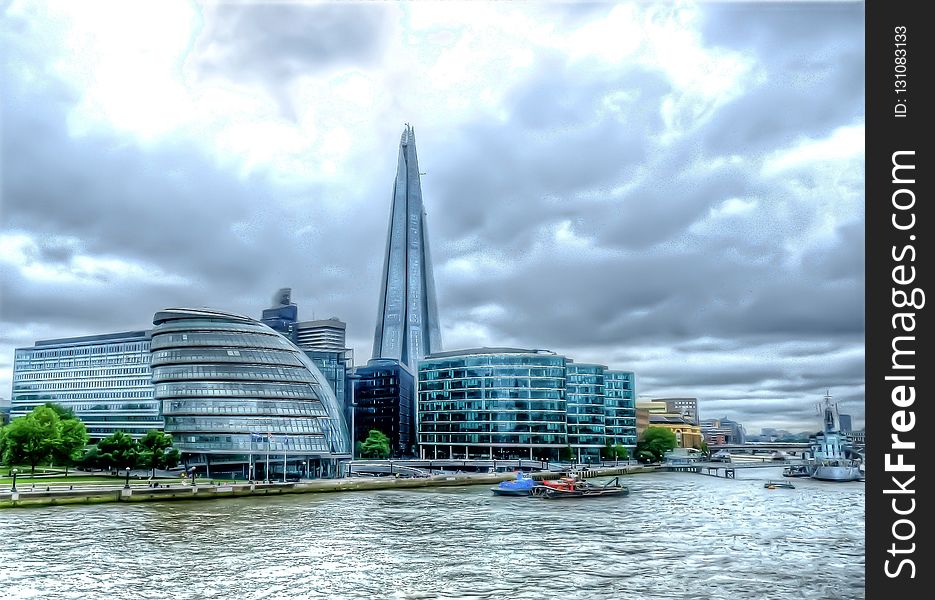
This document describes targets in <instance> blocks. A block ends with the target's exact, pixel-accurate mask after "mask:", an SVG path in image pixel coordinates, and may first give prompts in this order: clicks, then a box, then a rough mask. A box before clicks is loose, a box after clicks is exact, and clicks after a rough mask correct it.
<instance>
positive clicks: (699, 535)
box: [0, 469, 864, 600]
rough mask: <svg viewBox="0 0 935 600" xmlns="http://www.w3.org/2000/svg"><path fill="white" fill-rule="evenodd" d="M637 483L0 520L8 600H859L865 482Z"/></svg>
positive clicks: (657, 477)
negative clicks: (566, 491) (528, 492)
mask: <svg viewBox="0 0 935 600" xmlns="http://www.w3.org/2000/svg"><path fill="white" fill-rule="evenodd" d="M778 475H779V472H778V470H776V471H775V472H773V470H771V469H757V470H752V471H748V472H744V473H743V475H742V476H741V478H739V479H737V480H725V479H716V478H712V477H704V476H699V475H693V474H682V473H671V474H652V475H636V476H631V477H628V478H627V479H626V483H627V484H628V485H629V486H630V489H631V494H630V496H629V497H626V498H606V499H605V498H601V499H595V500H593V501H584V502H561V501H558V502H550V501H545V500H539V499H531V498H530V499H524V498H500V497H494V496H492V495H491V494H490V492H489V490H487V489H486V488H485V487H472V488H445V489H438V490H412V491H383V492H358V493H345V494H329V495H305V496H286V497H279V498H242V499H236V500H226V501H216V502H176V503H165V504H139V505H97V506H82V507H68V508H65V507H49V508H39V509H14V510H4V511H3V512H0V536H2V538H3V540H4V544H3V545H2V547H0V564H2V565H4V569H2V570H0V589H2V590H4V597H9V598H23V599H26V598H43V599H46V598H52V599H57V598H63V599H66V598H67V599H82V600H84V599H93V598H106V599H107V600H116V599H120V598H133V599H148V598H153V599H156V598H158V599H160V600H162V599H164V598H167V597H169V598H186V599H187V598H191V599H196V598H197V599H213V598H218V599H221V598H231V597H237V596H243V597H249V598H261V599H267V598H268V599H274V598H275V599H281V598H394V599H400V600H421V599H424V598H472V599H491V598H535V599H537V600H540V599H541V598H543V597H548V598H551V597H564V598H622V599H627V598H639V599H640V600H656V599H660V600H661V599H665V600H671V599H672V598H679V597H681V596H680V594H683V595H684V596H685V597H688V596H690V597H692V598H693V599H697V600H705V599H710V600H720V599H726V598H730V599H732V600H735V599H736V600H742V599H746V598H749V599H760V598H763V597H767V596H768V597H770V598H771V599H772V600H787V599H788V600H791V599H793V598H794V599H800V598H805V599H834V600H850V599H859V598H863V597H864V592H863V586H864V540H863V538H864V489H863V484H860V483H847V484H829V483H823V482H817V481H811V480H796V481H795V485H796V487H797V489H796V490H765V489H764V488H763V481H765V480H766V479H768V478H777V477H778Z"/></svg>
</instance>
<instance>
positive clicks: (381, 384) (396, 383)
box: [350, 358, 416, 458]
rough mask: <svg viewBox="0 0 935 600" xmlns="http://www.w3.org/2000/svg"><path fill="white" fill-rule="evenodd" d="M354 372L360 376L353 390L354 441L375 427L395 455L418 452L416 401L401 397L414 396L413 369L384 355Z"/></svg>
mask: <svg viewBox="0 0 935 600" xmlns="http://www.w3.org/2000/svg"><path fill="white" fill-rule="evenodd" d="M354 373H355V375H356V376H357V378H358V379H357V380H356V386H357V388H356V393H355V394H354V398H355V400H356V408H355V412H354V419H353V422H354V440H355V442H363V441H364V440H365V439H367V436H368V435H369V433H370V430H371V429H376V430H378V431H381V432H382V433H383V434H384V435H385V436H387V437H388V438H389V439H390V452H391V456H392V457H394V458H396V457H404V456H413V455H415V453H416V450H415V443H416V436H415V415H414V414H413V405H412V403H410V402H401V401H400V399H401V398H413V397H414V396H415V378H414V375H413V373H412V372H410V371H409V369H408V368H407V367H406V365H404V364H402V363H400V362H399V361H396V360H391V359H384V358H376V359H372V360H370V361H368V362H367V366H365V367H358V368H357V369H356V370H355V371H354ZM350 383H351V384H352V385H353V382H350Z"/></svg>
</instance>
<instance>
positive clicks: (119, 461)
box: [97, 431, 140, 471]
mask: <svg viewBox="0 0 935 600" xmlns="http://www.w3.org/2000/svg"><path fill="white" fill-rule="evenodd" d="M97 451H98V452H99V453H100V461H101V464H103V465H106V466H107V468H109V469H115V470H117V471H120V470H123V469H126V468H130V469H132V468H133V467H136V466H137V465H138V464H139V461H140V445H139V443H137V441H136V440H134V439H133V438H132V437H130V436H129V434H126V433H124V432H122V431H115V432H114V433H112V434H111V435H109V436H107V437H106V438H104V439H102V440H101V441H99V442H98V443H97Z"/></svg>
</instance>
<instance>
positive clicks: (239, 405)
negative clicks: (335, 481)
mask: <svg viewBox="0 0 935 600" xmlns="http://www.w3.org/2000/svg"><path fill="white" fill-rule="evenodd" d="M163 413H164V414H165V415H167V416H168V415H186V414H195V415H243V416H247V415H265V416H273V415H283V416H299V417H325V416H327V412H326V411H325V408H324V406H322V404H321V402H290V401H273V400H165V401H164V402H163Z"/></svg>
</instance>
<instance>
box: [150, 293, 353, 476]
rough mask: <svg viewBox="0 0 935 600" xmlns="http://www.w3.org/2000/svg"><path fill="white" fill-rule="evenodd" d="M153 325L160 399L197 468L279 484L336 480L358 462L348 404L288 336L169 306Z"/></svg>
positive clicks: (230, 317)
mask: <svg viewBox="0 0 935 600" xmlns="http://www.w3.org/2000/svg"><path fill="white" fill-rule="evenodd" d="M153 324H154V325H155V326H156V327H155V328H154V329H153V330H152V341H151V344H150V348H151V352H152V355H151V362H150V366H151V368H152V378H153V387H154V393H155V398H156V399H157V400H158V401H160V402H161V403H162V410H163V416H164V417H165V422H166V432H167V433H170V434H171V435H172V438H173V440H174V444H175V447H176V448H178V449H179V450H180V451H181V452H182V453H183V457H184V458H185V460H186V462H187V463H188V464H189V465H192V464H194V465H196V466H199V467H200V466H204V468H205V470H206V471H207V472H208V473H209V474H211V473H213V474H216V475H217V474H222V473H223V474H230V475H233V476H236V475H243V476H244V477H256V478H271V479H278V478H285V477H287V475H293V476H294V475H296V474H298V475H305V476H309V475H312V474H324V475H329V474H332V473H334V472H336V471H337V461H338V460H342V459H349V458H350V436H349V434H348V429H347V425H346V423H345V420H344V416H343V408H342V407H341V406H340V405H339V403H338V401H337V399H336V398H335V395H334V392H333V391H332V390H331V388H330V386H329V385H328V383H327V381H326V380H325V378H324V376H323V375H322V373H321V371H319V369H318V368H317V367H316V366H315V364H314V363H312V361H311V360H310V359H309V358H308V357H307V356H306V355H305V353H303V352H302V351H301V350H300V349H299V348H298V347H296V346H295V345H294V344H293V343H292V342H290V341H289V340H287V339H286V338H284V337H283V336H282V335H280V334H278V333H276V332H275V331H273V330H272V329H270V328H269V327H267V326H266V325H263V324H262V323H259V322H257V321H255V320H253V319H250V318H248V317H243V316H240V315H235V314H230V313H225V312H219V311H214V310H208V309H167V310H164V311H161V312H158V313H156V315H155V317H154V318H153ZM251 470H252V471H251Z"/></svg>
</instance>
